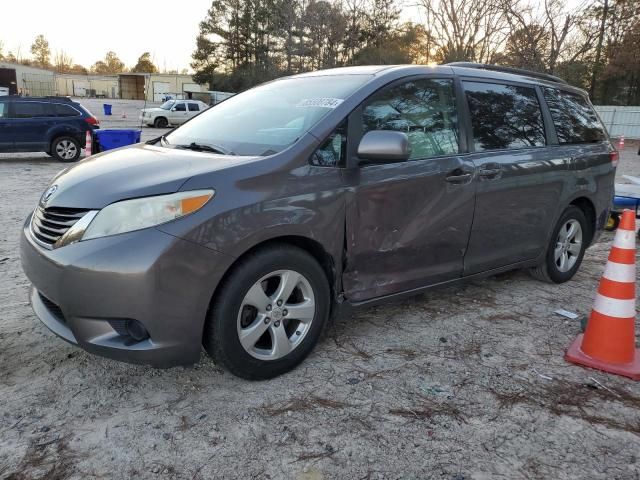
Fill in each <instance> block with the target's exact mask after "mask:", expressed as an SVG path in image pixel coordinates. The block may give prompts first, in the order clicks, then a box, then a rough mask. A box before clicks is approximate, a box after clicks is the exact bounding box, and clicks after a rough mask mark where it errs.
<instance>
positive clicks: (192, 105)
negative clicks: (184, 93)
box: [189, 103, 200, 112]
mask: <svg viewBox="0 0 640 480" xmlns="http://www.w3.org/2000/svg"><path fill="white" fill-rule="evenodd" d="M189 111H190V112H199V111H200V107H199V106H198V104H197V103H190V104H189Z"/></svg>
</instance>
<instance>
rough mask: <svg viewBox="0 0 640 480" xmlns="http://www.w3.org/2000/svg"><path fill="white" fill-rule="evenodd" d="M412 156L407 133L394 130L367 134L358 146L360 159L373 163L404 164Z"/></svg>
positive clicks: (375, 131)
mask: <svg viewBox="0 0 640 480" xmlns="http://www.w3.org/2000/svg"><path fill="white" fill-rule="evenodd" d="M410 155H411V145H410V144H409V137H407V134H406V133H403V132H395V131H393V130H372V131H370V132H367V133H365V134H364V136H363V137H362V140H360V145H358V157H359V158H360V159H361V160H365V161H368V162H371V163H389V162H403V161H405V160H408V159H409V156H410Z"/></svg>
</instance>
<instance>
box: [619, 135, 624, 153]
mask: <svg viewBox="0 0 640 480" xmlns="http://www.w3.org/2000/svg"><path fill="white" fill-rule="evenodd" d="M622 150H624V135H620V141H619V142H618V151H619V152H621V151H622Z"/></svg>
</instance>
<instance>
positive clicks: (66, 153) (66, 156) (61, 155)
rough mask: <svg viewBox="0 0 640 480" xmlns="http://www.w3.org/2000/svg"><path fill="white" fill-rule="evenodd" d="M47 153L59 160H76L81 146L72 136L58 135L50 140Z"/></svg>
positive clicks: (80, 152) (80, 153) (68, 161)
mask: <svg viewBox="0 0 640 480" xmlns="http://www.w3.org/2000/svg"><path fill="white" fill-rule="evenodd" d="M63 146H64V147H63ZM72 147H73V149H75V150H72ZM48 153H49V155H51V156H52V157H53V158H55V159H56V160H58V161H60V162H64V163H70V162H76V161H78V159H79V158H80V155H82V146H81V145H80V142H78V140H76V139H75V138H73V137H58V138H55V139H54V140H53V142H51V151H50V152H48Z"/></svg>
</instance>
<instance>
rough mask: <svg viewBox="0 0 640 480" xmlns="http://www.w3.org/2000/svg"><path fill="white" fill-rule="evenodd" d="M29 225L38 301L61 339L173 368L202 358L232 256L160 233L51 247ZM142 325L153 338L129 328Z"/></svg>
mask: <svg viewBox="0 0 640 480" xmlns="http://www.w3.org/2000/svg"><path fill="white" fill-rule="evenodd" d="M30 220H31V219H30V218H28V219H27V221H26V222H25V225H24V227H23V231H22V236H21V242H20V249H21V260H22V266H23V269H24V272H25V274H26V275H27V277H28V278H29V280H30V281H31V282H32V284H33V288H32V290H31V294H30V296H31V304H32V306H33V309H34V311H35V313H36V315H37V316H38V317H39V318H40V320H41V321H42V322H43V323H44V324H45V325H46V326H47V327H48V328H49V329H50V330H51V331H52V332H54V333H55V334H56V335H58V336H60V337H61V338H63V339H64V340H66V341H68V342H70V343H73V344H76V345H78V346H80V347H82V348H83V349H85V350H87V351H89V352H91V353H95V354H98V355H102V356H105V357H110V358H113V359H116V360H122V361H127V362H133V363H143V364H149V365H152V366H154V367H159V368H166V367H171V366H175V365H186V364H192V363H195V362H197V361H198V359H199V356H200V351H201V348H202V347H201V345H202V331H203V328H204V321H205V317H206V313H207V309H208V307H209V303H210V300H211V296H212V294H213V292H214V290H215V288H216V286H217V284H218V283H219V281H220V279H221V278H222V275H223V274H224V272H225V271H226V270H227V268H228V267H229V266H230V265H231V263H232V261H233V257H230V256H228V255H225V254H222V253H219V252H216V251H214V250H211V249H209V248H206V247H202V246H200V245H196V244H194V243H192V242H188V241H186V240H182V239H179V238H176V237H173V236H171V235H169V234H166V233H164V232H161V231H159V230H157V229H154V228H148V229H145V230H140V231H137V232H130V233H125V234H120V235H114V236H111V237H104V238H98V239H94V240H88V241H84V242H78V243H75V244H72V245H68V246H65V247H62V248H58V249H54V250H48V249H45V248H43V247H41V246H39V245H38V244H37V243H36V242H35V241H34V240H33V238H32V236H31V233H30V230H29V222H30ZM128 320H129V321H130V320H136V321H138V322H140V323H141V324H142V325H143V326H144V328H145V329H146V330H147V332H148V334H149V338H147V339H144V340H142V341H135V339H133V338H131V336H128V335H127V334H126V330H124V329H123V328H122V326H123V325H124V324H125V322H127V321H128Z"/></svg>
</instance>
